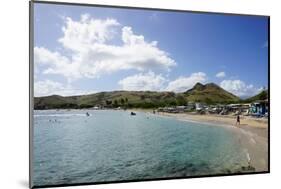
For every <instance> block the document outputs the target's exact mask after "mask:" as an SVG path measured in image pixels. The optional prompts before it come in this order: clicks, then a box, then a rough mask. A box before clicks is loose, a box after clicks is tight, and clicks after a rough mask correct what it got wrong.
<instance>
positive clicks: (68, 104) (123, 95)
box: [34, 83, 258, 109]
mask: <svg viewBox="0 0 281 189" xmlns="http://www.w3.org/2000/svg"><path fill="white" fill-rule="evenodd" d="M257 96H258V95H257ZM252 98H253V99H256V98H258V97H252ZM250 100H251V99H250ZM240 101H241V99H240V98H239V97H237V96H235V95H233V94H231V93H230V92H228V91H226V90H224V89H222V88H221V87H219V86H218V85H216V84H214V83H208V84H206V85H203V84H201V83H197V84H196V85H195V86H194V87H193V88H192V89H190V90H187V91H186V92H183V93H174V92H155V91H112V92H99V93H95V94H90V95H80V96H70V97H63V96H58V95H52V96H46V97H35V98H34V109H70V108H91V107H94V106H102V107H108V108H116V107H123V108H157V107H165V106H180V105H186V104H187V103H188V102H201V103H206V104H218V103H220V104H227V103H235V102H240Z"/></svg>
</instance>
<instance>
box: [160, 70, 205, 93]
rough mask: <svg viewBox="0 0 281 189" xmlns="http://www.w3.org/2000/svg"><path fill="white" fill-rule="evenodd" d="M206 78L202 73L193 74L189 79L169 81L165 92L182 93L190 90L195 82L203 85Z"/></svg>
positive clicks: (182, 78) (181, 78) (180, 78)
mask: <svg viewBox="0 0 281 189" xmlns="http://www.w3.org/2000/svg"><path fill="white" fill-rule="evenodd" d="M206 81H207V76H206V74H205V73H203V72H198V73H193V74H191V75H190V76H189V77H179V78H178V79H176V80H174V81H171V82H170V83H169V84H168V86H167V88H166V89H165V90H167V91H174V92H184V91H186V90H188V89H191V88H192V87H193V86H194V85H195V84H196V83H197V82H201V83H205V82H206Z"/></svg>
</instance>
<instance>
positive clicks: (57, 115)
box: [34, 114, 86, 117]
mask: <svg viewBox="0 0 281 189" xmlns="http://www.w3.org/2000/svg"><path fill="white" fill-rule="evenodd" d="M72 116H81V117H85V116H86V114H35V115H34V117H72Z"/></svg>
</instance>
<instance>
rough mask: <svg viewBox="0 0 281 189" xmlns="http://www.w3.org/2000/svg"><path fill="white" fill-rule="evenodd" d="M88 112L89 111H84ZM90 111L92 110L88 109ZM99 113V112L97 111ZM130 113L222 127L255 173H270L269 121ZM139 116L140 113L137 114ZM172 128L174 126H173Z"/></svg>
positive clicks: (147, 110) (218, 116) (141, 110)
mask: <svg viewBox="0 0 281 189" xmlns="http://www.w3.org/2000/svg"><path fill="white" fill-rule="evenodd" d="M83 110H87V109H83ZM88 110H90V109H88ZM96 111H99V110H96ZM114 111H124V110H114ZM125 111H126V112H128V116H130V115H129V113H130V112H139V113H145V114H147V115H148V116H160V117H169V118H173V119H176V120H178V121H184V122H196V123H201V124H204V125H206V126H221V127H224V128H225V129H228V130H229V131H230V132H232V133H233V136H234V137H235V140H236V142H235V143H236V144H237V145H240V147H241V149H242V150H243V151H244V153H245V159H246V160H247V161H248V163H249V167H254V170H253V172H265V171H268V167H269V166H268V142H269V141H268V120H267V119H264V118H252V117H248V116H241V118H240V122H241V124H240V125H235V122H236V117H235V116H229V115H214V114H203V115H199V114H194V113H166V112H155V114H154V113H153V109H136V108H134V109H127V110H125ZM137 115H138V113H137ZM171 126H172V125H171Z"/></svg>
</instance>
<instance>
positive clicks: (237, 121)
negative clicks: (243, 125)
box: [235, 114, 240, 125]
mask: <svg viewBox="0 0 281 189" xmlns="http://www.w3.org/2000/svg"><path fill="white" fill-rule="evenodd" d="M237 124H239V125H240V116H239V114H238V115H237V118H236V124H235V125H237Z"/></svg>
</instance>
